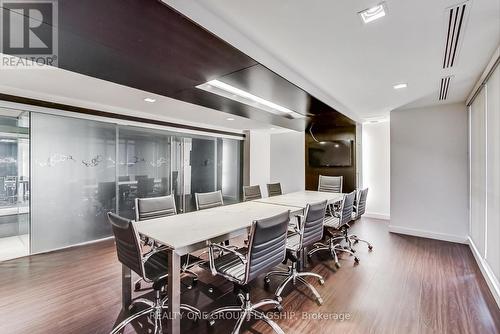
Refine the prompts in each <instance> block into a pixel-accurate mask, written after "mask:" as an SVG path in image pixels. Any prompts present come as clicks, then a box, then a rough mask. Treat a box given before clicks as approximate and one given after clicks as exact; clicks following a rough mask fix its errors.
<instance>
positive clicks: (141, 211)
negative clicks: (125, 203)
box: [135, 195, 177, 221]
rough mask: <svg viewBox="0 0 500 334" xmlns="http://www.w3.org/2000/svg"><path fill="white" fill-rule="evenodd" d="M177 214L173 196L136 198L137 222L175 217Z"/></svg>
mask: <svg viewBox="0 0 500 334" xmlns="http://www.w3.org/2000/svg"><path fill="white" fill-rule="evenodd" d="M176 214H177V208H176V207H175V200H174V196H173V195H168V196H161V197H151V198H136V199H135V221H142V220H148V219H154V218H161V217H167V216H173V215H176Z"/></svg>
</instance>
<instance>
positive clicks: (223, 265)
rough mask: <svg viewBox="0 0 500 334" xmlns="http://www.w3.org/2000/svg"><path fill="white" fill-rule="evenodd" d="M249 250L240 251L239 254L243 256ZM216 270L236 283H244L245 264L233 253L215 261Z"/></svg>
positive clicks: (242, 249)
mask: <svg viewBox="0 0 500 334" xmlns="http://www.w3.org/2000/svg"><path fill="white" fill-rule="evenodd" d="M247 251H248V250H247V249H246V248H241V249H238V250H237V252H238V253H241V254H243V255H245V254H246V252H247ZM214 265H215V269H216V270H217V272H218V273H220V274H221V275H223V276H226V277H230V278H233V279H234V280H236V281H240V282H243V281H244V279H245V264H244V263H243V262H242V261H241V260H240V258H239V257H238V256H237V255H235V254H233V253H226V254H224V255H222V256H220V257H218V258H216V259H215V260H214Z"/></svg>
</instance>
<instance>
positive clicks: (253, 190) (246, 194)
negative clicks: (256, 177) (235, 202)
mask: <svg viewBox="0 0 500 334" xmlns="http://www.w3.org/2000/svg"><path fill="white" fill-rule="evenodd" d="M261 198H262V194H261V192H260V186H259V185H256V186H245V187H243V202H247V201H253V200H255V199H261Z"/></svg>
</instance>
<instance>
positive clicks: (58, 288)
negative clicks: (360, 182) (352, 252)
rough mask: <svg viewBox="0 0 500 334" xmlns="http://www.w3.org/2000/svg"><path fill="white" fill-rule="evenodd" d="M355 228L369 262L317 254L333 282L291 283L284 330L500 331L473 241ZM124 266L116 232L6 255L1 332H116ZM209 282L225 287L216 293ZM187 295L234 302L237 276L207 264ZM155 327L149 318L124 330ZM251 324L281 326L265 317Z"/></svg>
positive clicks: (318, 267)
mask: <svg viewBox="0 0 500 334" xmlns="http://www.w3.org/2000/svg"><path fill="white" fill-rule="evenodd" d="M352 230H353V231H355V232H356V233H357V234H358V235H359V236H360V237H364V238H367V239H369V240H370V241H372V243H373V244H374V247H375V248H374V251H373V252H368V250H367V248H366V246H365V245H363V244H359V245H357V246H356V248H357V249H358V256H359V257H360V258H361V262H360V264H359V265H354V264H353V263H354V261H353V259H352V258H351V257H348V256H344V257H343V259H342V260H341V264H342V267H341V268H340V269H338V270H335V267H334V263H333V261H331V260H329V259H328V257H327V256H326V254H325V255H318V256H314V257H313V259H312V262H311V263H310V268H309V270H312V271H314V272H317V273H319V274H321V275H323V276H324V277H325V280H326V283H325V285H324V286H320V285H319V284H318V283H317V282H316V281H314V280H310V282H311V283H313V284H314V285H315V286H316V287H317V289H318V291H319V292H320V293H321V295H322V296H323V299H324V304H323V305H322V306H321V307H319V306H317V304H316V303H315V301H314V300H313V298H312V297H311V294H310V293H309V292H308V291H307V290H306V289H305V288H299V289H298V290H294V289H291V288H290V289H288V290H287V291H286V293H285V295H284V302H283V306H284V312H283V313H282V314H277V313H273V315H274V316H275V317H277V318H278V319H277V322H278V323H279V324H280V326H281V327H282V328H283V330H284V331H285V333H297V334H298V333H300V334H307V333H314V334H319V333H360V334H361V333H362V334H365V333H380V334H390V333H394V334H400V333H404V334H413V333H415V334H417V333H418V334H420V333H453V334H456V333H480V334H486V333H500V310H499V309H498V307H497V305H496V304H495V301H494V299H493V296H492V295H491V293H490V291H489V290H488V288H487V285H486V282H485V281H484V279H483V277H482V276H481V273H480V271H479V268H478V266H477V264H476V263H475V260H474V258H473V256H472V253H471V251H470V250H469V248H468V246H466V245H460V244H454V243H448V242H442V241H436V240H430V239H423V238H415V237H410V236H402V235H396V234H391V233H389V232H388V231H387V222H384V221H380V220H375V219H362V220H361V221H359V222H357V223H356V224H355V225H354V227H353V229H352ZM120 273H121V266H120V265H119V263H118V261H117V259H116V254H115V248H114V244H113V242H112V241H105V242H101V243H98V244H93V245H88V246H82V247H77V248H73V249H68V250H63V251H59V252H54V253H49V254H42V255H36V256H32V257H27V258H22V259H17V260H12V261H7V262H1V263H0V333H8V334H11V333H12V334H14V333H16V334H17V333H29V334H37V333H50V334H53V333H78V334H87V333H89V334H90V333H92V334H94V333H108V332H109V331H110V330H111V328H112V327H113V324H114V323H115V322H117V321H120V320H121V319H122V317H123V315H122V314H120V292H121V280H120ZM210 284H213V285H214V286H216V287H217V291H215V292H214V293H212V294H211V293H209V292H208V288H209V285H210ZM277 284H278V281H277V279H276V280H273V282H272V284H271V290H270V291H266V290H265V289H264V288H263V281H262V279H259V280H257V281H256V282H255V283H254V284H253V290H252V298H253V300H258V299H261V298H264V297H269V296H272V291H274V289H275V288H276V286H277ZM182 298H183V302H186V303H191V304H193V305H196V306H198V307H200V308H202V310H203V311H207V312H208V311H210V310H212V309H213V308H215V307H218V306H221V305H229V304H234V303H235V299H234V296H233V295H232V286H231V284H229V283H227V282H226V281H225V280H223V279H220V278H217V277H216V278H214V277H212V276H211V275H209V274H207V273H205V272H203V271H201V270H200V283H199V285H198V287H197V288H195V289H192V290H187V289H186V291H185V292H184V293H183V297H182ZM214 299H215V300H214ZM271 311H272V310H271ZM320 316H322V317H323V318H325V317H326V318H327V319H318V317H320ZM233 324H234V321H232V320H222V321H219V322H217V324H216V325H215V327H214V328H209V327H208V326H207V324H206V322H205V321H203V320H201V321H199V322H198V323H193V322H192V321H190V320H187V319H185V320H183V321H182V333H193V334H194V333H229V332H230V331H231V329H232V326H233ZM141 326H143V327H142V328H141ZM148 328H150V326H149V325H148V324H147V321H146V320H145V319H144V320H140V321H139V322H137V323H134V326H133V327H132V326H129V327H128V328H127V330H126V331H125V333H136V332H137V333H147V329H148ZM244 332H245V333H272V331H271V330H270V328H268V327H267V325H265V324H263V323H261V322H254V323H249V324H247V325H246V327H245V330H244Z"/></svg>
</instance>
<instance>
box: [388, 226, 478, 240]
mask: <svg viewBox="0 0 500 334" xmlns="http://www.w3.org/2000/svg"><path fill="white" fill-rule="evenodd" d="M389 232H391V233H397V234H406V235H411V236H414V237H421V238H428V239H435V240H442V241H449V242H456V243H459V244H468V243H469V242H468V241H467V238H466V237H465V236H460V235H454V234H447V233H439V232H431V231H424V230H419V229H414V228H409V227H401V226H394V225H389Z"/></svg>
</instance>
